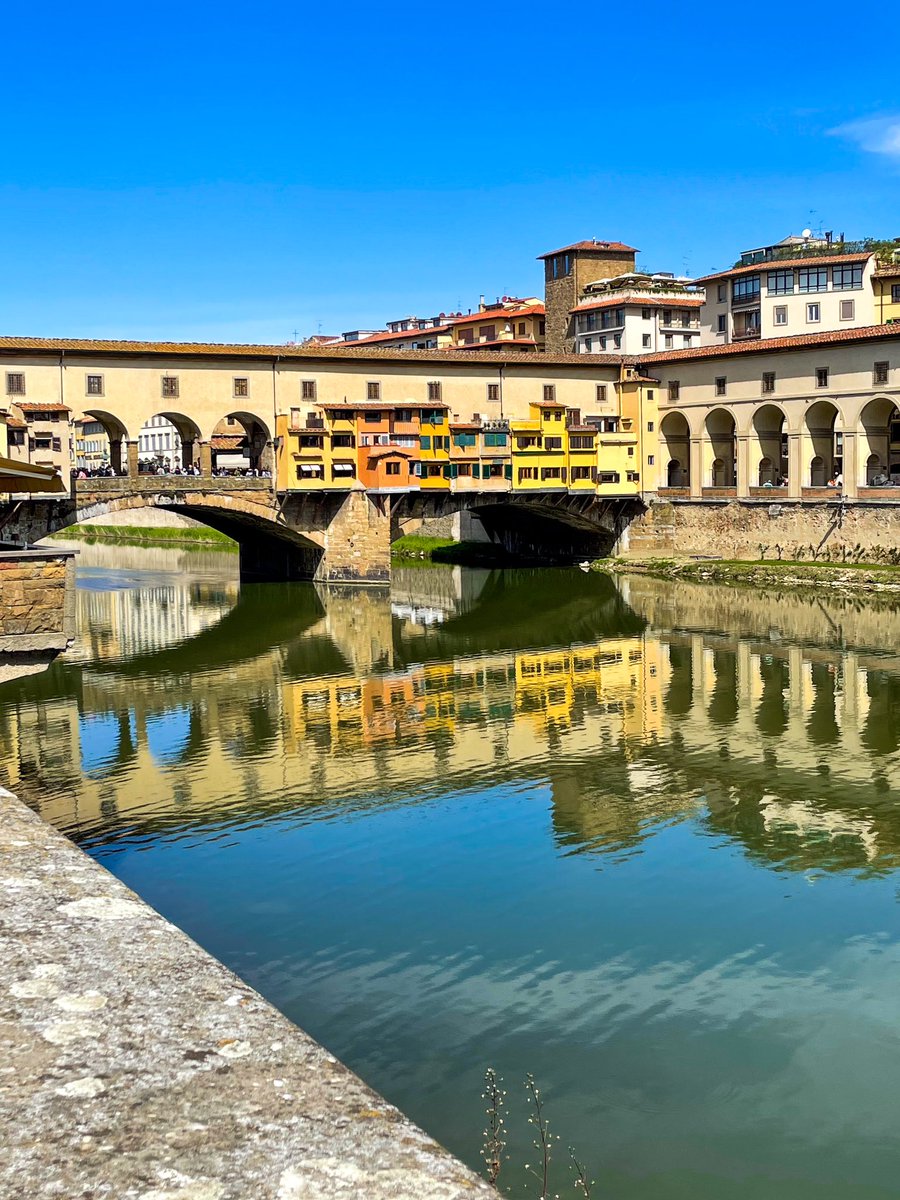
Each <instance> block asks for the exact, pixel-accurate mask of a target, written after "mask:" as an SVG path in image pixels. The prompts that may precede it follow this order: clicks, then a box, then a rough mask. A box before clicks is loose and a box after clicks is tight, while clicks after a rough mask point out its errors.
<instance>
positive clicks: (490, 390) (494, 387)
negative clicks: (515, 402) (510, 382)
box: [487, 383, 500, 402]
mask: <svg viewBox="0 0 900 1200" xmlns="http://www.w3.org/2000/svg"><path fill="white" fill-rule="evenodd" d="M487 398H488V400H490V401H493V402H496V401H498V400H499V399H500V384H499V383H489V384H488V385H487Z"/></svg>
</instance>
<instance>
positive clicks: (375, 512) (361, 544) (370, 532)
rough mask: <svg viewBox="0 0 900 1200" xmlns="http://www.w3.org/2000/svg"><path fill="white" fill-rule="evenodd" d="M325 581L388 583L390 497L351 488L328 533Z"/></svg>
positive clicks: (322, 572) (321, 576) (322, 568)
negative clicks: (352, 490) (353, 490)
mask: <svg viewBox="0 0 900 1200" xmlns="http://www.w3.org/2000/svg"><path fill="white" fill-rule="evenodd" d="M316 578H317V580H319V581H320V582H322V583H385V584H386V583H389V582H390V578H391V516H390V497H388V496H369V495H367V494H366V493H365V492H349V493H348V495H347V496H346V497H344V499H343V502H342V504H341V506H340V508H339V509H338V510H337V512H336V513H335V514H334V516H333V517H332V519H331V523H330V524H329V526H328V529H327V531H326V533H325V554H324V556H323V558H322V562H321V564H320V568H319V572H318V574H317V576H316Z"/></svg>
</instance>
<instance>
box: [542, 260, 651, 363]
mask: <svg viewBox="0 0 900 1200" xmlns="http://www.w3.org/2000/svg"><path fill="white" fill-rule="evenodd" d="M636 254H637V250H635V248H634V247H633V246H625V245H623V243H622V242H598V241H596V240H592V241H589V242H575V243H574V245H572V246H563V248H562V249H561V250H554V251H553V252H552V253H550V254H541V255H539V258H541V259H543V262H544V307H545V309H546V328H547V333H546V349H547V352H548V353H549V354H572V353H574V351H575V337H574V330H573V329H572V322H571V318H570V317H569V311H570V310H571V309H572V308H574V307H575V304H576V303H577V301H578V298H579V297H580V296H581V294H582V292H583V291H584V288H585V286H586V285H587V284H589V283H593V282H594V281H595V280H596V279H613V278H614V277H615V276H616V275H623V274H624V273H625V272H626V271H633V270H634V256H635V255H636Z"/></svg>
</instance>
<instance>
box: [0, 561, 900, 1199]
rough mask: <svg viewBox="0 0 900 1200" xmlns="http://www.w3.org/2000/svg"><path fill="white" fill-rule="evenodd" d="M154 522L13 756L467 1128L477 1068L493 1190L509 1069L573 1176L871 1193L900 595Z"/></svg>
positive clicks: (509, 1182)
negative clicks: (364, 562) (293, 553)
mask: <svg viewBox="0 0 900 1200" xmlns="http://www.w3.org/2000/svg"><path fill="white" fill-rule="evenodd" d="M142 553H148V554H150V553H153V554H154V557H153V558H152V559H147V560H146V561H145V563H144V565H142V562H143V561H144V560H141V559H137V560H136V561H135V560H134V559H130V560H129V565H128V566H127V567H116V566H110V565H108V564H107V563H102V564H99V565H98V564H93V565H92V563H91V560H90V551H86V552H85V554H84V555H83V556H82V557H83V560H87V561H83V565H82V568H81V576H80V578H81V589H80V592H79V614H80V616H79V619H80V625H81V638H80V641H79V643H78V645H77V646H76V647H75V648H74V650H73V652H72V653H71V654H70V655H69V656H67V657H66V658H65V659H62V660H59V661H58V662H57V663H56V664H55V665H54V666H53V667H51V668H50V669H49V670H48V671H46V672H45V673H44V674H42V675H37V676H32V677H30V678H28V679H25V680H22V681H20V682H19V683H13V684H7V685H5V686H4V687H2V688H0V749H2V751H3V754H2V759H3V766H2V769H0V781H2V782H3V783H4V784H5V785H6V786H8V787H11V788H12V789H13V790H15V791H17V792H18V793H19V794H20V795H22V796H23V797H24V798H25V799H26V800H27V801H28V802H29V803H31V804H32V805H33V806H34V807H35V808H37V809H39V810H40V811H41V812H42V813H43V814H44V815H45V816H46V817H47V819H49V820H52V821H53V822H54V823H56V824H57V825H58V826H59V827H60V828H62V829H64V830H65V831H66V832H67V833H69V834H70V835H71V836H72V837H73V838H74V839H75V840H76V841H78V842H79V843H80V844H81V845H82V846H83V847H84V848H85V849H86V850H87V851H88V852H89V853H91V854H92V855H94V856H95V857H96V858H98V859H99V860H100V861H101V862H103V863H104V864H105V865H106V866H107V867H108V868H109V869H110V870H112V871H113V872H114V873H115V874H116V875H118V876H119V877H120V878H122V879H123V880H125V882H126V883H128V884H129V885H130V886H131V887H133V888H135V889H136V890H137V891H138V892H140V893H141V895H143V896H144V897H145V898H146V899H147V900H148V901H149V902H150V903H151V904H153V905H154V906H155V907H156V908H158V909H159V910H160V911H162V912H163V913H164V914H165V915H166V916H168V917H170V918H171V919H172V920H174V921H175V922H177V923H178V924H179V925H181V926H182V927H183V928H184V929H186V930H187V931H188V932H189V933H190V934H191V935H192V936H193V937H195V938H196V939H197V940H198V941H199V942H201V944H203V945H204V946H206V947H207V948H208V949H209V950H210V951H212V952H213V953H214V954H216V955H218V956H219V957H220V958H221V959H222V960H223V961H225V962H226V963H227V964H228V965H229V966H231V967H232V968H233V969H234V970H236V971H237V972H238V973H239V974H240V975H241V976H243V977H244V978H245V979H247V980H248V981H249V982H250V983H252V984H253V985H254V986H255V987H257V988H258V989H259V990H260V991H261V992H263V993H264V994H265V995H266V996H267V997H269V998H270V999H271V1000H272V1001H273V1002H274V1003H275V1004H276V1005H278V1007H279V1008H281V1009H282V1010H284V1011H285V1012H286V1013H287V1014H288V1015H289V1016H290V1017H292V1018H293V1019H294V1020H295V1021H297V1022H298V1023H299V1024H300V1025H302V1026H303V1027H304V1028H306V1029H307V1030H309V1031H310V1032H311V1033H312V1034H314V1035H315V1036H316V1037H317V1038H319V1039H320V1040H321V1041H322V1042H324V1043H325V1044H326V1045H327V1046H328V1047H329V1048H330V1049H331V1050H332V1051H333V1052H334V1053H336V1054H337V1055H339V1056H340V1057H341V1058H342V1059H343V1060H344V1061H346V1062H347V1063H348V1064H349V1065H350V1066H352V1067H353V1068H354V1069H355V1070H357V1071H358V1072H359V1073H360V1074H361V1075H362V1076H363V1077H364V1078H366V1079H367V1080H368V1081H369V1082H370V1083H372V1084H373V1085H374V1086H375V1087H376V1088H378V1089H379V1090H380V1091H381V1092H383V1093H384V1094H385V1095H386V1096H387V1097H388V1098H389V1099H390V1100H392V1101H394V1102H395V1103H397V1104H398V1105H400V1106H401V1107H402V1108H403V1109H404V1110H405V1111H406V1112H408V1113H409V1114H410V1115H411V1116H412V1117H413V1118H415V1119H416V1120H417V1121H418V1122H419V1123H421V1124H422V1125H423V1126H424V1127H425V1128H426V1129H428V1130H429V1132H431V1133H433V1134H434V1135H435V1136H436V1137H437V1138H438V1139H439V1140H441V1141H442V1142H444V1144H445V1145H447V1146H448V1147H449V1148H451V1149H452V1150H454V1151H456V1152H457V1153H459V1154H461V1155H462V1156H463V1157H464V1158H466V1159H467V1160H468V1161H469V1162H470V1163H472V1165H474V1166H476V1167H477V1166H478V1165H479V1151H480V1145H481V1131H482V1127H483V1113H482V1109H483V1102H482V1101H481V1098H480V1092H481V1085H482V1077H483V1073H484V1071H485V1069H486V1068H487V1067H488V1066H492V1067H494V1068H496V1069H497V1070H498V1071H499V1072H500V1074H501V1075H502V1076H503V1077H504V1080H505V1086H506V1087H507V1089H508V1091H509V1107H510V1112H509V1117H508V1123H509V1126H510V1129H511V1133H512V1138H511V1144H510V1147H509V1154H510V1159H509V1162H508V1163H507V1164H506V1165H505V1166H504V1170H503V1174H502V1175H501V1182H503V1183H504V1185H505V1187H506V1188H507V1189H508V1191H509V1192H510V1194H512V1195H515V1196H522V1195H527V1194H532V1195H534V1194H535V1193H536V1189H535V1188H534V1187H532V1188H530V1189H526V1188H525V1186H524V1185H525V1177H524V1173H523V1164H524V1163H525V1162H526V1161H529V1160H531V1161H533V1157H534V1156H533V1153H532V1154H530V1155H529V1151H528V1143H529V1133H528V1132H527V1130H528V1129H529V1127H528V1126H527V1124H526V1106H525V1103H524V1089H523V1087H522V1081H523V1079H524V1076H525V1074H526V1072H532V1073H533V1074H534V1075H535V1077H536V1079H537V1080H538V1083H539V1084H540V1086H541V1089H542V1093H543V1096H544V1099H545V1101H546V1109H547V1113H548V1115H549V1117H550V1120H551V1125H552V1128H553V1130H554V1131H555V1132H556V1133H558V1134H559V1135H560V1137H561V1141H560V1143H559V1148H558V1151H557V1154H558V1159H557V1162H556V1163H555V1166H554V1170H555V1172H556V1175H555V1180H554V1189H555V1190H556V1191H559V1192H560V1193H561V1194H562V1195H566V1194H570V1195H574V1194H575V1193H574V1191H573V1188H572V1182H571V1172H570V1171H569V1169H568V1167H567V1164H566V1157H567V1156H566V1151H565V1147H566V1146H567V1145H569V1144H571V1145H574V1146H575V1148H576V1150H577V1153H578V1157H579V1158H580V1159H582V1160H584V1161H585V1162H586V1163H587V1165H588V1167H589V1171H590V1174H591V1176H592V1177H593V1178H595V1179H596V1180H597V1188H596V1189H595V1192H594V1194H595V1195H600V1196H610V1197H617V1198H621V1200H631V1198H637V1197H641V1198H647V1197H653V1198H660V1200H663V1198H664V1200H669V1198H671V1200H676V1198H677V1200H686V1198H688V1197H691V1198H692V1200H707V1198H708V1200H712V1198H713V1197H715V1198H716V1200H719V1198H721V1197H724V1196H727V1197H729V1198H731V1197H734V1198H739V1200H744V1198H747V1200H750V1198H752V1200H762V1198H763V1197H765V1198H766V1200H772V1198H779V1200H780V1198H782V1197H783V1198H785V1200H786V1198H788V1197H790V1198H792V1200H793V1198H805V1197H813V1196H815V1197H817V1198H819V1200H830V1198H832V1197H833V1198H837V1197H841V1198H842V1200H843V1198H845V1197H847V1196H848V1195H853V1196H854V1197H887V1196H894V1195H895V1194H896V1191H897V1186H896V1173H897V1171H896V1168H897V1164H898V1153H897V1150H898V1135H897V1132H896V1129H895V1125H896V1119H895V1117H896V1099H895V1098H896V1093H897V1081H898V1077H900V1072H898V1068H900V987H898V984H900V941H898V934H900V919H898V918H900V907H898V894H900V893H898V882H900V880H898V875H897V871H898V865H900V795H898V792H897V790H896V771H895V765H896V759H897V753H898V747H900V673H898V668H900V657H895V655H894V649H893V648H894V647H897V646H900V614H898V613H897V612H896V610H895V609H894V607H892V606H891V605H887V604H882V605H880V606H878V607H876V606H873V605H871V604H869V605H867V604H863V603H858V602H849V601H847V602H840V601H830V602H827V603H826V602H820V601H814V600H813V601H811V600H807V599H798V598H797V597H790V596H761V595H757V594H755V593H745V592H737V591H736V592H729V591H727V590H724V589H715V588H709V589H704V588H691V587H689V586H686V585H679V587H678V588H672V587H670V586H669V585H666V584H661V583H654V582H652V581H647V580H637V579H635V580H630V581H625V582H624V583H621V584H618V585H617V584H614V583H613V582H612V581H610V580H608V579H606V578H603V577H598V576H595V575H586V574H583V573H582V572H579V571H574V572H569V571H553V572H550V571H547V572H540V571H527V572H507V573H496V572H475V571H470V572H466V571H461V570H459V569H455V570H448V571H437V570H419V571H416V570H412V569H410V570H405V571H401V572H398V578H397V579H396V580H395V585H394V588H393V590H392V593H391V595H390V596H387V595H386V594H382V593H377V592H357V593H354V592H350V591H345V592H338V593H332V594H328V595H326V594H325V593H322V592H318V591H317V590H316V589H314V588H313V587H312V586H306V585H287V586H284V587H281V586H275V587H256V588H244V589H239V587H238V585H237V583H236V580H235V579H234V577H233V569H234V566H233V564H232V563H228V562H224V563H223V562H219V561H217V560H215V559H212V560H211V559H210V556H208V555H202V556H198V559H202V561H198V560H197V559H195V558H193V557H192V556H189V555H187V556H186V555H183V554H178V552H175V551H159V552H145V551H134V552H132V554H142ZM167 555H168V556H174V557H171V558H167V557H166V556H167Z"/></svg>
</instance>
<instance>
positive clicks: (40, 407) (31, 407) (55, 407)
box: [13, 400, 72, 413]
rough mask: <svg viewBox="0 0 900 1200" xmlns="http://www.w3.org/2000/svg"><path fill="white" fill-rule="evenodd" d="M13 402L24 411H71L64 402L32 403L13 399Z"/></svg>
mask: <svg viewBox="0 0 900 1200" xmlns="http://www.w3.org/2000/svg"><path fill="white" fill-rule="evenodd" d="M13 404H15V406H16V407H17V408H21V410H22V412H24V413H43V412H46V413H50V412H71V411H72V410H71V409H70V408H68V407H67V406H66V405H65V404H52V403H51V404H32V403H31V402H30V401H25V400H14V401H13Z"/></svg>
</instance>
